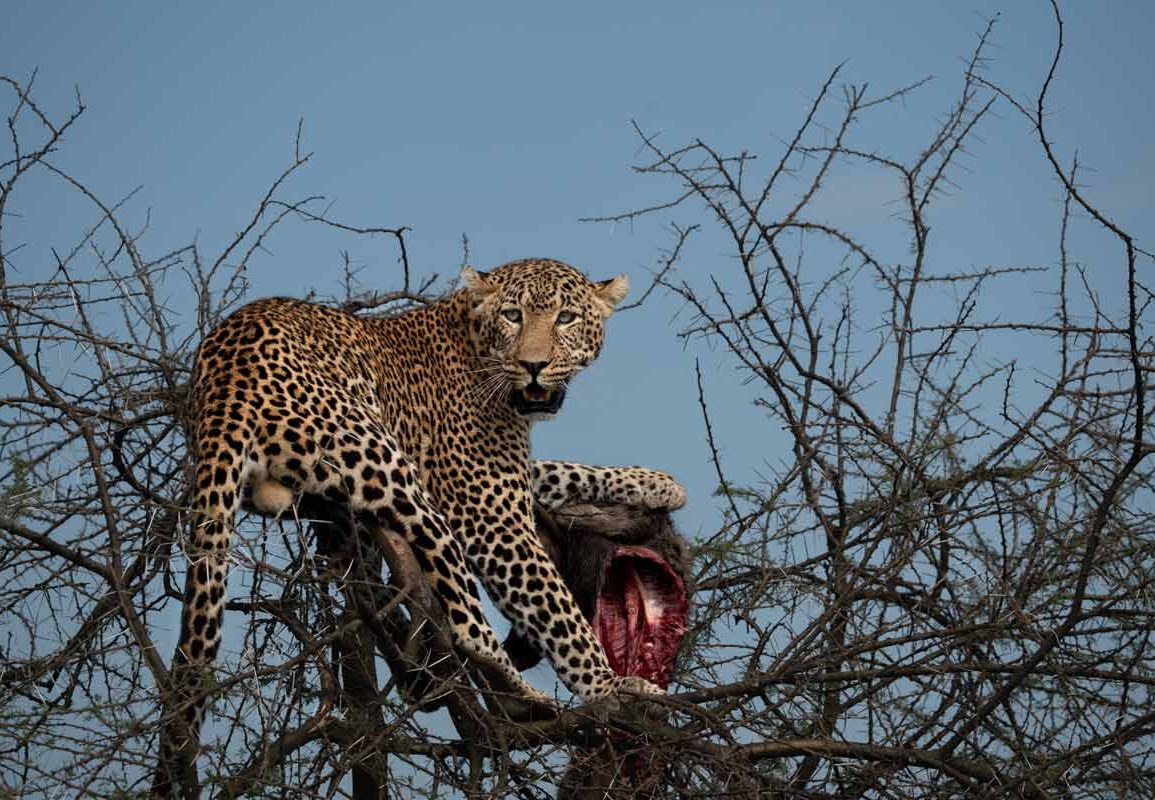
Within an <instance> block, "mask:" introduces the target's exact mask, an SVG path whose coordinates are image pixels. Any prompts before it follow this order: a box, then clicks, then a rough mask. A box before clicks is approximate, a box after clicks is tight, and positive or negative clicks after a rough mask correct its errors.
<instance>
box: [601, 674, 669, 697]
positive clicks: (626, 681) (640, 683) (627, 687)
mask: <svg viewBox="0 0 1155 800" xmlns="http://www.w3.org/2000/svg"><path fill="white" fill-rule="evenodd" d="M614 691H615V692H618V693H622V694H627V695H629V694H661V695H664V694H665V693H666V690H665V689H663V688H662V687H661V686H658V685H657V684H656V683H650V682H649V681H648V680H646V679H645V678H639V677H637V676H635V675H619V676H617V678H616V680H615V681H614Z"/></svg>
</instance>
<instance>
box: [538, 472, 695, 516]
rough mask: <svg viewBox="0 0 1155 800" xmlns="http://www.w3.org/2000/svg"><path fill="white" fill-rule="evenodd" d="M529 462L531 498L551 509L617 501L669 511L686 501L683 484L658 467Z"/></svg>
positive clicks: (623, 503)
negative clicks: (530, 467)
mask: <svg viewBox="0 0 1155 800" xmlns="http://www.w3.org/2000/svg"><path fill="white" fill-rule="evenodd" d="M531 466H532V470H531V480H532V489H533V495H534V498H535V499H536V500H537V501H538V502H539V503H541V504H542V505H543V506H545V507H546V508H549V509H552V510H556V509H559V508H561V507H562V506H564V505H571V504H574V503H621V504H622V505H628V506H641V507H643V508H650V509H654V510H656V511H673V510H675V509H678V508H681V507H682V506H684V505H685V504H686V490H685V488H684V487H683V486H682V485H681V484H680V483H678V482H677V481H676V480H675V479H674V477H673V476H672V475H670V474H668V473H665V472H659V471H658V470H653V469H647V468H645V467H595V466H589V465H587V464H572V463H570V462H568V461H534V462H532V465H531Z"/></svg>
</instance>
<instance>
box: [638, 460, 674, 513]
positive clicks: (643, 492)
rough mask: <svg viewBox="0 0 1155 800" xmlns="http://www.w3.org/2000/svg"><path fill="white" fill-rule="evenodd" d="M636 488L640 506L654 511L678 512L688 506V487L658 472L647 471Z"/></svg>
mask: <svg viewBox="0 0 1155 800" xmlns="http://www.w3.org/2000/svg"><path fill="white" fill-rule="evenodd" d="M638 483H639V485H638V486H637V487H636V489H635V491H636V497H637V499H638V505H641V506H643V507H645V508H648V509H651V510H653V511H676V510H677V509H679V508H681V507H682V506H684V505H686V487H684V486H682V484H680V483H678V482H677V481H676V480H674V476H673V475H670V474H668V473H665V472H658V471H656V470H646V471H645V474H644V475H642V476H640V477H639V480H638Z"/></svg>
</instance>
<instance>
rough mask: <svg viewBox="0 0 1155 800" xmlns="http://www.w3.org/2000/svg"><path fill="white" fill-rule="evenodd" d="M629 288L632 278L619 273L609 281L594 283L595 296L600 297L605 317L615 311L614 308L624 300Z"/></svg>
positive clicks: (603, 316) (599, 301) (599, 302)
mask: <svg viewBox="0 0 1155 800" xmlns="http://www.w3.org/2000/svg"><path fill="white" fill-rule="evenodd" d="M629 290H630V279H629V278H628V277H626V276H625V275H618V276H617V277H616V278H610V279H609V280H608V281H597V282H596V283H594V296H595V297H596V298H597V299H598V305H599V306H601V311H602V318H603V319H604V318H606V317H608V316H609V315H610V314H612V313H614V308H615V307H616V306H617V304H618V303H620V302H622V300H623V299H624V298H625V296H626V292H628V291H629Z"/></svg>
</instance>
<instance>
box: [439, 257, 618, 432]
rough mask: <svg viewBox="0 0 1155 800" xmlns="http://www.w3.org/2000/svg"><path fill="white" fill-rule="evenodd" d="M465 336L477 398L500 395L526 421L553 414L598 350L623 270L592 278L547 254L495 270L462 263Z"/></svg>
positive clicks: (615, 303) (616, 302) (615, 302)
mask: <svg viewBox="0 0 1155 800" xmlns="http://www.w3.org/2000/svg"><path fill="white" fill-rule="evenodd" d="M461 278H462V282H463V284H464V286H465V288H464V291H465V292H466V293H467V296H468V300H469V318H470V335H471V337H472V339H473V344H474V346H475V347H476V349H477V356H478V359H479V361H480V367H479V375H480V376H481V377H480V382H481V384H480V385H481V388H480V391H479V394H480V396H481V397H488V396H496V395H498V394H501V393H504V394H505V396H507V397H508V399H509V402H510V403H511V404H512V406H513V408H514V409H515V410H516V411H517V412H518V413H519V414H521V415H522V416H525V417H529V418H531V419H538V418H541V417H546V416H550V415H552V414H556V413H557V411H558V410H559V409H560V408H561V404H562V401H563V400H564V399H565V390H566V384H567V383H568V382H569V381H570V379H571V378H573V376H574V375H576V374H577V373H578V372H579V371H581V370H582V369H583V368H584V367H586V366H588V365H589V364H590V362H592V361H593V360H594V359H595V358H597V356H598V353H599V352H601V349H602V342H603V340H604V338H605V321H606V319H607V318H608V317H609V316H610V314H612V313H613V311H614V307H615V306H617V304H618V303H620V302H621V300H622V298H623V297H625V296H626V292H627V291H628V290H629V288H630V281H629V278H627V277H626V276H625V275H618V276H617V277H616V278H611V279H609V280H606V281H590V280H589V279H588V278H586V277H585V275H583V274H582V273H580V272H578V271H577V270H576V269H574V268H573V267H571V266H569V265H568V264H563V263H562V262H560V261H552V260H549V259H529V260H525V261H514V262H512V263H509V264H505V265H503V266H500V267H498V268H497V269H495V270H493V271H492V272H478V271H477V270H474V269H473V268H471V267H466V268H465V269H464V270H463V271H462V274H461Z"/></svg>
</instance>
